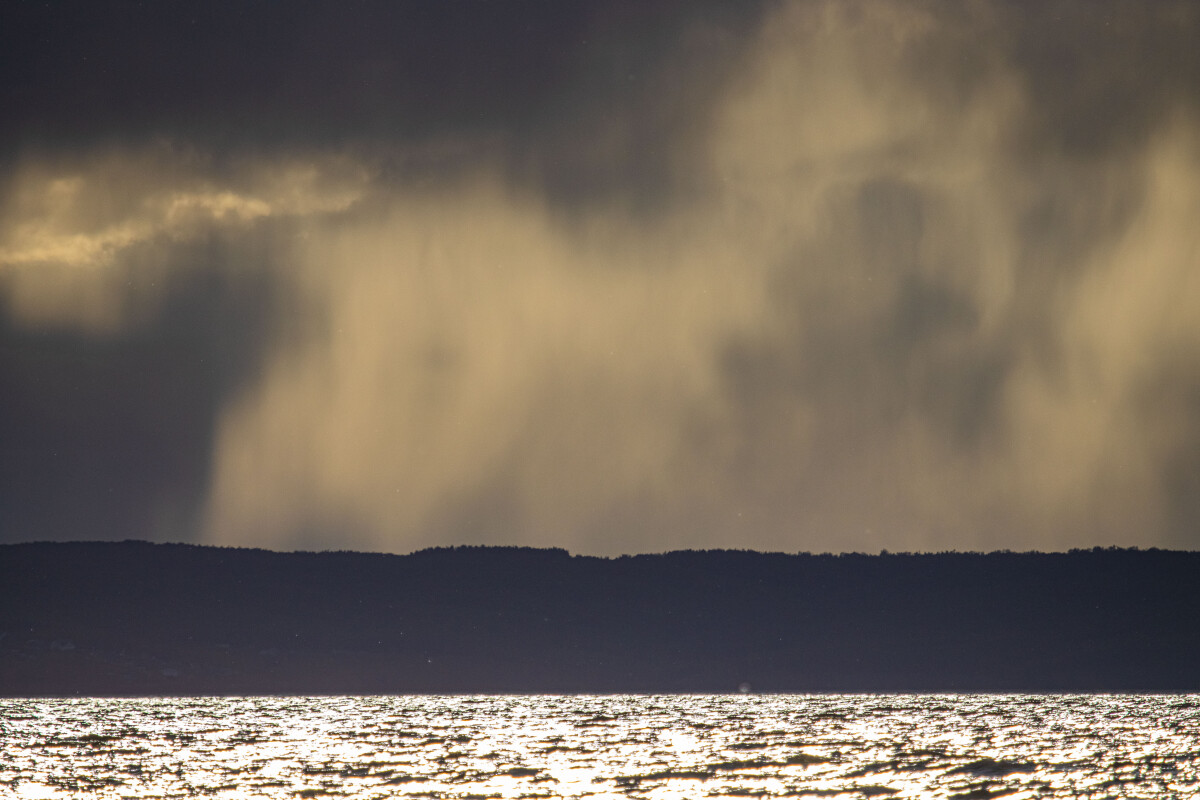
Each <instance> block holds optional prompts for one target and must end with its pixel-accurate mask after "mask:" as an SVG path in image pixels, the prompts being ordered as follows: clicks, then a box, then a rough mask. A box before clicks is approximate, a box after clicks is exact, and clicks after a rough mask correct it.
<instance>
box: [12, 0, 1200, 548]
mask: <svg viewBox="0 0 1200 800" xmlns="http://www.w3.org/2000/svg"><path fill="white" fill-rule="evenodd" d="M1197 41H1200V3H1196V2H1171V1H1170V0H1164V2H1156V3H1145V2H1140V1H1138V2H1114V1H1113V0H1100V1H1099V2H1097V1H1096V0H1086V1H1084V0H1079V1H1078V2H1053V1H1051V2H1017V0H1011V1H1009V2H999V1H998V0H968V1H967V2H916V1H913V2H909V1H908V0H878V1H877V2H855V0H848V1H847V2H833V1H832V0H830V1H828V2H825V1H822V0H793V1H792V2H787V1H785V0H780V1H778V2H758V3H755V2H738V3H717V2H712V3H709V2H683V1H682V0H680V1H679V2H675V1H673V0H664V2H655V3H644V2H637V1H635V0H628V1H621V0H614V1H612V2H596V3H558V2H549V0H547V1H546V2H527V1H524V0H514V1H512V2H509V1H507V0H506V1H505V2H499V1H498V0H493V1H492V2H483V1H482V0H479V1H476V2H457V1H456V0H450V2H421V3H416V2H402V3H390V2H350V0H346V1H345V2H339V3H305V2H296V3H289V4H278V3H275V2H266V0H246V1H245V2H214V1H212V0H209V1H207V2H203V3H199V2H196V3H189V2H173V3H136V2H110V1H108V0H103V1H101V0H90V1H89V2H78V3H75V2H63V3H49V4H43V3H33V2H19V3H10V4H7V5H6V6H5V8H4V10H2V11H0V541H2V542H18V541H37V540H81V539H85V540H90V539H127V538H136V539H147V540H151V541H183V542H198V543H208V544H219V545H234V546H252V547H267V548H272V549H278V550H293V549H308V550H314V549H316V550H320V549H356V550H373V551H385V552H399V553H404V552H410V551H413V550H416V549H420V548H424V547H430V546H437V545H458V544H505V545H513V544H516V545H531V546H557V547H565V548H567V549H569V550H570V551H572V552H575V553H588V554H599V555H616V554H620V553H637V552H661V551H664V550H673V549H684V548H753V549H760V550H773V551H784V552H797V551H810V552H846V551H859V552H877V551H879V550H881V549H887V550H891V551H940V550H985V551H986V550H996V549H1005V548H1008V549H1013V550H1031V549H1036V550H1066V549H1070V548H1074V547H1092V546H1097V545H1099V546H1109V545H1119V546H1139V547H1167V548H1176V549H1196V548H1197V546H1200V224H1198V222H1200V48H1197V47H1196V44H1195V43H1196V42H1197Z"/></svg>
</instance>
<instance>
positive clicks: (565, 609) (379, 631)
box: [0, 542, 1200, 696]
mask: <svg viewBox="0 0 1200 800" xmlns="http://www.w3.org/2000/svg"><path fill="white" fill-rule="evenodd" d="M1198 589H1200V553H1191V552H1170V551H1160V550H1117V549H1107V550H1101V549H1095V550H1087V551H1072V552H1070V553H1054V554H1043V553H1020V554H1018V553H1008V552H1003V553H990V554H986V555H985V554H977V553H940V554H936V555H934V554H930V555H909V554H901V555H888V554H882V555H878V556H866V555H836V556H835V555H806V554H801V555H782V554H764V553H755V552H748V551H704V552H694V551H686V552H674V553H667V554H664V555H639V556H629V557H622V558H617V559H602V558H593V557H582V556H571V555H569V554H568V553H567V552H566V551H564V550H538V549H529V548H478V547H466V548H449V549H445V548H442V549H434V550H425V551H421V552H418V553H413V554H412V555H406V556H394V555H382V554H364V553H349V552H327V553H275V552H269V551H264V550H245V549H231V548H216V547H202V546H194V545H155V544H148V543H144V542H123V543H99V542H92V543H83V542H81V543H39V544H20V545H3V546H0V632H2V636H0V694H3V695H7V696H33V695H75V694H79V695H157V694H293V693H312V694H330V693H337V694H343V693H344V694H361V693H407V692H420V693H457V692H472V693H473V692H597V693H603V692H727V691H736V690H737V689H738V687H739V685H742V684H749V685H750V686H751V687H753V689H754V690H755V691H770V692H777V691H779V692H781V691H787V692H823V691H864V692H865V691H870V692H896V691H1029V692H1046V691H1053V692H1057V691H1080V692H1093V691H1184V690H1187V691H1195V690H1200V668H1198V667H1197V665H1198V664H1200V592H1198V591H1197V590H1198Z"/></svg>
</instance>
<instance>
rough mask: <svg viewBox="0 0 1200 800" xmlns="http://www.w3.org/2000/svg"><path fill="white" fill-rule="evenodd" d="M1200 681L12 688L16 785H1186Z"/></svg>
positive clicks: (855, 792)
mask: <svg viewBox="0 0 1200 800" xmlns="http://www.w3.org/2000/svg"><path fill="white" fill-rule="evenodd" d="M1198 780H1200V696H1195V695H1189V696H1112V695H1102V696H1083V695H1080V696H1021V695H1010V696H995V695H954V696H929V695H878V696H862V695H817V696H797V695H792V696H783V695H771V696H754V695H744V696H739V695H732V696H728V695H712V696H702V695H686V696H657V697H653V696H649V697H647V696H616V697H575V696H562V697H560V696H542V697H509V696H502V697H492V696H475V697H315V698H294V697H255V698H232V699H230V698H184V699H122V700H110V699H78V700H0V796H5V797H7V796H12V797H71V796H79V795H86V796H90V797H181V798H182V797H195V796H214V797H287V798H294V797H340V796H350V797H364V798H374V797H430V798H435V797H444V798H492V797H504V798H526V797H527V798H535V797H643V798H695V797H725V796H733V797H836V796H841V797H947V798H962V799H965V798H989V797H1001V796H1003V797H1011V798H1016V797H1188V796H1194V795H1196V794H1200V784H1198V782H1197V781H1198Z"/></svg>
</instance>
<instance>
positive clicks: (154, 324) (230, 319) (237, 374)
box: [0, 242, 273, 541]
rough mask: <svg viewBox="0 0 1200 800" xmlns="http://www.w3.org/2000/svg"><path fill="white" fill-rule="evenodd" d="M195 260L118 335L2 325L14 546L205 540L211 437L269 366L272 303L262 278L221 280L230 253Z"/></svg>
mask: <svg viewBox="0 0 1200 800" xmlns="http://www.w3.org/2000/svg"><path fill="white" fill-rule="evenodd" d="M189 249H190V250H191V251H192V252H183V253H176V254H174V255H175V257H176V259H177V260H176V263H175V265H173V269H172V270H171V271H170V272H169V273H167V274H165V275H159V277H158V279H159V280H162V281H164V282H165V283H167V284H168V285H167V286H166V287H165V288H164V289H163V290H162V294H161V300H160V303H161V305H160V307H159V308H158V309H157V311H156V313H155V314H153V315H152V316H151V317H150V318H148V319H146V320H145V322H143V323H141V324H136V325H133V326H131V327H130V328H129V329H127V330H124V331H122V332H121V333H119V334H116V335H109V336H100V337H98V336H95V335H92V334H90V333H88V332H86V331H80V330H72V329H62V328H53V329H44V328H29V327H26V326H23V325H20V324H19V323H18V322H17V321H16V320H13V319H12V318H11V315H10V314H7V313H6V314H4V315H3V321H2V325H3V328H2V332H0V374H2V375H3V376H4V379H3V381H2V382H0V442H2V443H3V444H2V445H0V453H2V456H0V469H2V470H3V472H2V474H0V508H2V509H3V513H0V537H2V538H3V539H4V540H6V541H13V540H17V541H24V540H32V539H72V538H116V539H121V538H126V537H140V538H147V539H165V540H175V541H178V540H181V539H182V540H188V539H191V538H193V537H195V536H196V535H197V533H198V522H199V520H200V515H201V512H202V511H203V507H204V502H205V500H206V493H207V489H208V482H209V467H210V461H211V457H212V442H211V436H212V430H213V426H214V425H215V423H216V418H217V415H218V413H219V411H220V407H221V403H222V401H223V399H224V398H225V397H226V396H227V395H228V394H229V393H231V392H232V391H234V390H235V389H237V388H238V387H240V386H242V385H243V384H244V382H245V381H247V380H248V379H250V378H251V377H252V376H253V375H254V374H255V372H256V370H257V369H258V368H259V366H260V359H261V358H262V356H263V355H264V351H265V346H266V343H267V339H268V336H267V334H268V330H269V326H268V322H267V321H268V320H270V319H271V318H272V311H273V309H272V304H273V300H272V293H271V291H270V287H268V286H267V285H265V283H264V282H263V280H262V279H261V278H255V277H254V276H251V277H249V278H236V277H234V276H232V275H230V274H220V273H217V272H215V271H213V270H212V269H211V268H210V264H209V261H210V259H222V258H227V257H229V256H230V255H231V253H230V248H229V247H228V243H223V242H213V243H210V244H208V245H207V246H205V245H200V246H198V247H192V248H189ZM197 250H199V251H200V252H196V251H197ZM154 272H156V273H157V270H154ZM142 273H143V274H139V270H137V269H136V267H135V268H133V269H131V270H130V276H129V279H130V280H131V281H139V280H140V279H142V278H143V277H144V271H142ZM0 285H3V283H2V282H0Z"/></svg>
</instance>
